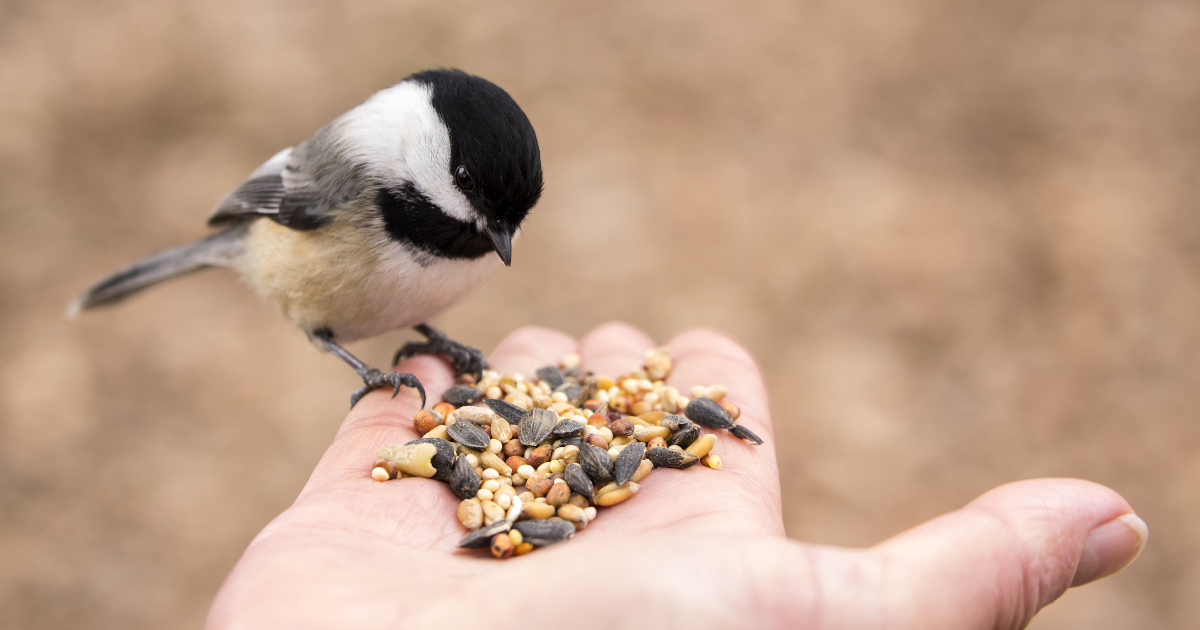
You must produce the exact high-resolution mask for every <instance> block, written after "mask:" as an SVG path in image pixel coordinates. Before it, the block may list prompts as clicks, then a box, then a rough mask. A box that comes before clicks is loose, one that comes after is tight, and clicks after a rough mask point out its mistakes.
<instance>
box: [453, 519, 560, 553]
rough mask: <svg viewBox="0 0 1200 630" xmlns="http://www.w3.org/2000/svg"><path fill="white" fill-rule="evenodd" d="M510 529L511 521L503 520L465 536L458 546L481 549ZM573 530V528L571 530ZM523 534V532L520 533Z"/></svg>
mask: <svg viewBox="0 0 1200 630" xmlns="http://www.w3.org/2000/svg"><path fill="white" fill-rule="evenodd" d="M510 529H512V521H510V520H508V519H506V518H504V519H500V520H498V521H496V522H495V523H492V524H491V525H488V526H487V527H480V528H479V529H477V530H475V531H473V532H471V533H470V534H467V535H466V536H465V537H464V538H463V539H462V540H460V541H458V546H459V547H462V548H464V549H482V548H484V547H490V546H491V545H492V536H495V535H496V534H499V533H501V532H506V531H508V530H510ZM572 529H574V528H572ZM521 533H524V532H521Z"/></svg>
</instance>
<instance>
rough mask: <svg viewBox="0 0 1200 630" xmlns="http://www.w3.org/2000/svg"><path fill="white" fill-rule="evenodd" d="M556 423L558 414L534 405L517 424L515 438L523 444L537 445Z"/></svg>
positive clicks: (547, 435)
mask: <svg viewBox="0 0 1200 630" xmlns="http://www.w3.org/2000/svg"><path fill="white" fill-rule="evenodd" d="M497 413H499V412H497ZM557 424H558V416H556V415H554V412H553V411H550V410H548V409H539V408H537V407H534V408H533V409H530V410H529V413H528V414H527V415H526V416H525V417H524V418H522V419H521V423H520V424H518V425H517V439H518V440H520V441H521V444H524V445H525V446H537V445H538V444H539V443H541V441H542V440H544V439H546V438H548V437H550V431H552V430H553V429H554V426H555V425H557Z"/></svg>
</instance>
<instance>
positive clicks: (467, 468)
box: [446, 455, 495, 499]
mask: <svg viewBox="0 0 1200 630" xmlns="http://www.w3.org/2000/svg"><path fill="white" fill-rule="evenodd" d="M493 481H495V480H491V481H489V483H492V482H493ZM446 482H447V483H449V484H450V489H451V490H453V491H454V494H457V495H458V498H460V499H470V498H471V497H473V496H475V494H476V493H478V492H479V475H477V474H475V468H474V467H472V466H471V463H470V462H469V461H467V457H466V456H465V455H459V456H458V457H457V458H456V459H455V460H454V468H453V469H452V470H451V471H450V476H449V477H447V479H446ZM488 498H490V497H488Z"/></svg>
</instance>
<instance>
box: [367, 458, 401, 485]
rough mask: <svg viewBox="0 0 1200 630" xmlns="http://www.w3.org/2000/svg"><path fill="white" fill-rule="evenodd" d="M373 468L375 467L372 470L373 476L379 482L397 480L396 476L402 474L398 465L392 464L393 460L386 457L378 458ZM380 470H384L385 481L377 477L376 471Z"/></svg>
mask: <svg viewBox="0 0 1200 630" xmlns="http://www.w3.org/2000/svg"><path fill="white" fill-rule="evenodd" d="M372 466H373V467H372V468H371V476H372V477H374V478H375V479H376V480H377V481H387V480H388V479H395V478H396V476H397V475H399V474H400V470H399V469H398V468H396V465H395V464H393V463H392V460H390V459H388V458H386V457H376V458H375V463H374V464H372ZM380 468H382V469H383V474H384V475H385V477H384V478H383V479H379V478H378V477H375V471H376V470H377V469H380Z"/></svg>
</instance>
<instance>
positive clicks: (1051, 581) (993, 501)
mask: <svg viewBox="0 0 1200 630" xmlns="http://www.w3.org/2000/svg"><path fill="white" fill-rule="evenodd" d="M1147 536H1148V530H1147V529H1146V525H1145V523H1144V522H1142V521H1141V519H1139V518H1138V517H1137V516H1136V515H1134V513H1133V510H1132V508H1130V507H1129V504H1128V503H1126V502H1125V500H1124V499H1122V498H1121V496H1120V495H1118V494H1117V493H1116V492H1114V491H1112V490H1110V489H1108V488H1105V487H1104V486H1101V485H1099V484H1095V483H1091V482H1088V481H1081V480H1076V479H1040V480H1033V481H1022V482H1017V483H1012V484H1008V485H1005V486H1001V487H999V488H997V489H995V490H992V491H991V492H988V493H986V494H984V495H983V496H981V497H979V498H978V499H976V500H975V501H972V502H971V503H970V504H969V505H967V506H966V507H964V508H962V509H961V510H957V511H955V512H951V513H950V514H946V515H944V516H941V517H939V518H936V519H934V520H932V521H929V522H927V523H925V524H923V525H921V526H919V527H916V528H914V529H912V530H909V531H907V532H905V533H903V534H900V535H899V536H896V537H895V538H892V539H890V540H888V541H885V542H884V543H882V544H880V545H878V546H877V547H875V548H873V549H872V550H871V551H870V552H868V558H870V559H871V563H872V564H873V565H874V566H875V567H876V569H877V571H874V572H873V573H875V574H877V575H878V576H879V584H878V586H879V590H880V592H879V593H877V595H882V597H883V602H884V604H883V605H884V606H885V610H884V611H883V613H884V615H885V616H891V617H892V618H895V619H900V620H903V623H899V624H897V626H896V627H900V628H1021V627H1024V626H1025V624H1027V623H1028V622H1029V620H1030V619H1031V618H1032V617H1033V615H1034V614H1035V613H1037V611H1038V610H1039V609H1041V608H1042V607H1043V606H1045V605H1047V604H1049V603H1050V602H1052V601H1054V600H1055V599H1057V598H1058V596H1059V595H1061V594H1062V593H1063V591H1065V590H1066V589H1067V588H1069V587H1070V586H1072V585H1077V584H1082V583H1086V582H1088V581H1091V580H1094V579H1098V578H1100V577H1103V576H1105V575H1109V574H1111V573H1114V572H1116V571H1119V570H1120V569H1122V568H1124V567H1125V566H1126V565H1128V564H1129V563H1130V562H1132V561H1133V560H1134V559H1135V558H1136V557H1137V555H1138V554H1139V553H1141V550H1142V548H1143V547H1144V546H1145V543H1146V538H1147Z"/></svg>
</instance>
